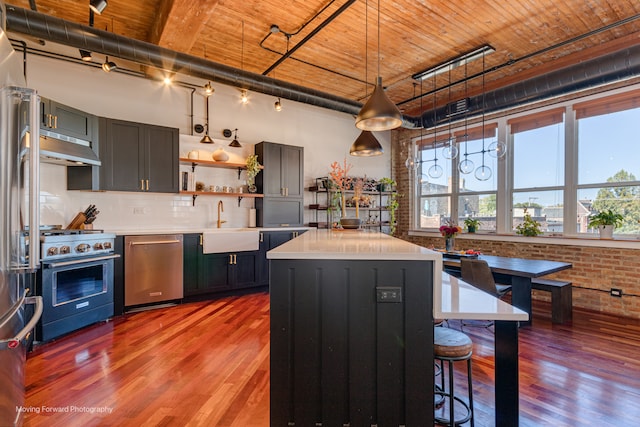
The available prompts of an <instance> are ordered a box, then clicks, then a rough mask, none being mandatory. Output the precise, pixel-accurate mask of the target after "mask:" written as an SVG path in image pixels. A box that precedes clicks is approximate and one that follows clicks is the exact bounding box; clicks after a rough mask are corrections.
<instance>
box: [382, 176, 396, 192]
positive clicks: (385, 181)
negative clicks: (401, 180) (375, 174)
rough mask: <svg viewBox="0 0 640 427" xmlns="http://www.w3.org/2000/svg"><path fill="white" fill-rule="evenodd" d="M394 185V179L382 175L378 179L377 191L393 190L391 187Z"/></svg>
mask: <svg viewBox="0 0 640 427" xmlns="http://www.w3.org/2000/svg"><path fill="white" fill-rule="evenodd" d="M395 186H396V181H395V180H393V179H391V178H387V177H383V178H380V179H379V180H378V190H379V191H393V188H394V187H395Z"/></svg>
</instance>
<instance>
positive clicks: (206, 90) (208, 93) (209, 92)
mask: <svg viewBox="0 0 640 427" xmlns="http://www.w3.org/2000/svg"><path fill="white" fill-rule="evenodd" d="M215 91H216V90H215V89H214V88H213V86H211V82H207V84H205V85H204V94H205V95H206V96H211V95H213V92H215Z"/></svg>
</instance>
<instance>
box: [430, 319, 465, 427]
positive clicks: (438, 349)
mask: <svg viewBox="0 0 640 427" xmlns="http://www.w3.org/2000/svg"><path fill="white" fill-rule="evenodd" d="M433 329H434V331H433V332H434V333H433V357H434V358H435V359H436V360H439V361H440V366H441V367H444V362H447V365H448V374H449V391H448V392H446V391H445V387H444V369H442V372H441V376H440V379H441V385H440V387H437V386H436V391H435V394H436V395H440V396H443V398H444V399H445V400H448V401H449V418H444V417H438V416H435V417H434V420H435V421H436V422H437V423H438V424H443V425H447V426H452V427H455V426H458V425H460V424H464V423H466V422H467V421H469V420H471V427H473V426H474V420H473V389H472V380H471V354H472V352H473V351H472V350H473V343H472V342H471V338H469V336H467V335H466V334H464V333H462V332H460V331H456V330H454V329H449V328H433ZM464 360H466V361H467V387H468V392H469V397H468V398H469V403H468V404H467V403H466V402H464V401H463V400H462V399H460V398H459V397H458V396H456V395H455V393H454V387H453V362H458V361H464ZM456 401H457V402H459V403H460V405H462V407H463V408H464V409H465V410H466V414H465V416H464V417H462V418H460V419H458V420H456V419H455V414H454V407H455V402H456Z"/></svg>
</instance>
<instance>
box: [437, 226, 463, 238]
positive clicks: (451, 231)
mask: <svg viewBox="0 0 640 427" xmlns="http://www.w3.org/2000/svg"><path fill="white" fill-rule="evenodd" d="M461 232H462V228H461V227H460V226H459V225H455V224H453V223H452V222H449V223H447V224H445V225H441V226H440V234H442V237H444V238H446V239H448V238H450V237H456V236H457V235H458V233H461Z"/></svg>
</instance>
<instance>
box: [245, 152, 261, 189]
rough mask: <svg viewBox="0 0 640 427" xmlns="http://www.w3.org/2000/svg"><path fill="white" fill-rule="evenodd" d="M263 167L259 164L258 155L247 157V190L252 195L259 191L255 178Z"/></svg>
mask: <svg viewBox="0 0 640 427" xmlns="http://www.w3.org/2000/svg"><path fill="white" fill-rule="evenodd" d="M261 167H262V165H260V162H258V155H257V154H251V155H250V156H249V157H247V190H249V192H250V193H255V192H256V191H257V188H256V184H255V178H256V175H258V173H259V172H260V168H261Z"/></svg>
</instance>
